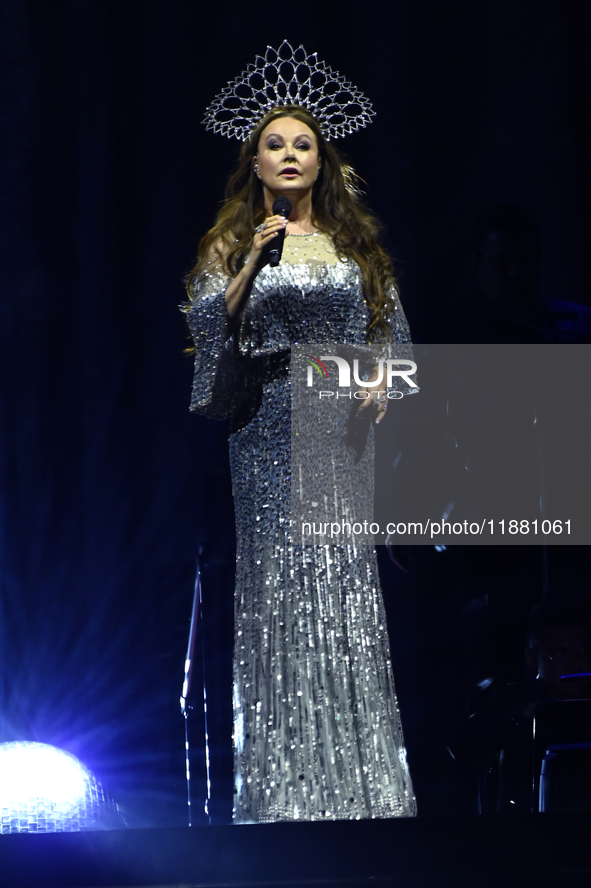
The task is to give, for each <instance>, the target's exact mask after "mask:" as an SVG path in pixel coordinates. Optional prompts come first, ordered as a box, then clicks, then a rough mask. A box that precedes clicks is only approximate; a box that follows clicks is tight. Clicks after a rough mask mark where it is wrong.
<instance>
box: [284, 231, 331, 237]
mask: <svg viewBox="0 0 591 888" xmlns="http://www.w3.org/2000/svg"><path fill="white" fill-rule="evenodd" d="M319 234H324V232H323V231H304V232H303V233H302V234H296V233H295V232H293V231H286V232H285V236H286V237H318V235H319Z"/></svg>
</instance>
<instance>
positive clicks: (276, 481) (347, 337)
mask: <svg viewBox="0 0 591 888" xmlns="http://www.w3.org/2000/svg"><path fill="white" fill-rule="evenodd" d="M227 285H228V278H227V277H225V276H224V275H223V274H221V273H219V272H218V271H216V269H212V270H211V273H209V274H207V275H205V277H204V279H203V280H201V282H200V283H199V284H197V285H195V287H194V291H193V292H192V293H191V294H190V295H191V299H192V302H191V304H190V306H189V307H188V310H187V319H188V322H189V326H190V328H191V332H192V334H193V338H194V341H195V347H196V358H195V378H194V385H193V394H192V402H191V409H192V410H195V411H196V412H199V413H205V414H206V415H209V416H212V417H214V418H222V417H227V416H231V417H232V433H231V435H230V460H231V470H232V482H233V493H234V503H235V512H236V535H237V565H236V590H235V627H234V638H235V643H234V750H235V805H234V817H235V821H236V822H265V821H266V822H269V821H281V820H321V819H333V820H334V819H359V818H368V817H398V816H413V815H414V814H415V813H416V804H415V800H414V796H413V790H412V784H411V780H410V775H409V771H408V766H407V761H406V751H405V747H404V740H403V736H402V728H401V724H400V716H399V712H398V705H397V700H396V694H395V690H394V681H393V676H392V668H391V664H390V653H389V646H388V635H387V630H386V617H385V612H384V605H383V601H382V594H381V590H380V585H379V579H378V571H377V562H376V557H375V552H374V550H373V549H371V548H368V547H363V546H361V547H356V546H354V545H340V546H336V545H307V546H292V545H291V544H290V534H289V523H290V490H291V488H290V468H291V466H290V374H289V366H290V353H289V349H290V346H291V344H292V343H295V342H302V343H323V342H335V341H337V342H344V343H364V342H365V337H366V330H367V323H368V311H367V308H366V305H365V301H364V298H363V294H362V288H361V275H360V271H359V269H358V267H357V265H356V264H355V263H353V262H351V261H349V260H342V259H339V258H338V257H337V256H336V255H335V252H334V248H333V246H332V242H331V241H330V240H329V239H328V238H327V237H326V236H324V235H321V234H316V235H310V236H305V235H301V236H298V235H288V236H287V237H286V240H285V247H284V252H283V258H282V262H281V264H280V265H279V266H278V267H277V268H270V267H268V266H267V267H266V268H265V269H263V271H262V272H261V273H260V274H259V275H258V276H257V278H256V279H255V283H254V287H253V290H252V294H251V297H250V299H249V302H248V305H247V308H246V311H245V314H244V319H243V323H242V327H241V330H240V335H239V337H238V343H237V342H236V337H233V338H232V339H230V340H227V315H226V309H225V301H224V291H225V288H226V287H227ZM395 304H396V308H395V311H394V312H393V317H392V333H393V340H394V341H396V342H399V343H405V342H409V331H408V326H407V323H406V319H405V317H404V314H403V312H402V308H401V307H400V304H399V302H398V299H397V297H396V300H395ZM371 443H372V446H373V442H371ZM339 458H340V459H342V460H343V461H344V460H346V459H348V458H349V456H348V455H347V454H346V453H342V454H340V455H339ZM371 493H372V489H371V488H370V489H369V490H368V494H369V495H371Z"/></svg>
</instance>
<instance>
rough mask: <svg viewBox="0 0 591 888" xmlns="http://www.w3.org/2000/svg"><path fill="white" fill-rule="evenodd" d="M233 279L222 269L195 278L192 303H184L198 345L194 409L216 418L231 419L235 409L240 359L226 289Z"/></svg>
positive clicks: (190, 296) (192, 402) (189, 324)
mask: <svg viewBox="0 0 591 888" xmlns="http://www.w3.org/2000/svg"><path fill="white" fill-rule="evenodd" d="M229 283H230V278H229V277H228V276H227V275H225V274H223V273H222V272H220V271H213V272H205V273H204V274H203V275H201V277H199V278H196V279H194V281H193V282H192V283H191V285H190V289H189V302H187V303H185V304H184V305H182V306H181V310H182V311H184V312H185V314H186V317H187V324H188V326H189V330H190V331H191V336H192V337H193V342H194V344H195V367H194V373H193V389H192V393H191V405H190V409H191V410H192V411H193V412H195V413H202V414H204V415H205V416H209V417H211V418H212V419H227V418H228V417H230V416H231V415H232V412H233V409H234V395H235V392H236V381H237V378H238V375H239V367H238V362H237V361H236V358H235V356H234V354H233V348H232V342H231V340H228V320H229V319H228V312H227V310H226V300H225V292H226V288H227V287H228V284H229Z"/></svg>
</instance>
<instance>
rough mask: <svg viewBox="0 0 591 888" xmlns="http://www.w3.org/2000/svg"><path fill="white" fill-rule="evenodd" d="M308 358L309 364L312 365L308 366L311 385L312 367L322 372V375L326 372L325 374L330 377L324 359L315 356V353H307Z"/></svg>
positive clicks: (310, 383) (309, 383)
mask: <svg viewBox="0 0 591 888" xmlns="http://www.w3.org/2000/svg"><path fill="white" fill-rule="evenodd" d="M306 360H307V362H308V364H309V365H310V366H309V367H308V385H309V386H311V385H312V368H314V369H315V370H317V371H318V373H320V376H321V377H322V376H323V374H324V376H325V377H326V378H327V379H328V373H327V371H326V367H325V366H324V364H323V363H322V361H319V360H318V358H315V357H314V356H313V355H306Z"/></svg>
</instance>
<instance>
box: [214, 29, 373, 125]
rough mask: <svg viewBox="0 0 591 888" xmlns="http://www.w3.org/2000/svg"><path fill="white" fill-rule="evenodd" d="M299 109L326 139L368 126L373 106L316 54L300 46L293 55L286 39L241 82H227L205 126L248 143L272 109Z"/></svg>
mask: <svg viewBox="0 0 591 888" xmlns="http://www.w3.org/2000/svg"><path fill="white" fill-rule="evenodd" d="M280 105H300V106H301V107H303V108H306V109H307V110H308V111H309V112H310V114H312V116H313V117H314V118H315V120H316V121H317V123H318V125H319V126H320V129H321V130H322V132H323V134H324V136H325V137H326V138H327V139H338V138H340V137H341V136H346V135H347V134H348V133H352V132H354V131H355V130H358V129H363V127H365V126H367V125H368V124H370V123H371V119H372V117H373V116H374V115H375V111H374V110H373V109H372V106H371V102H370V101H369V99H368V98H367V96H365V95H364V94H363V93H362V92H360V90H358V89H357V88H356V87H355V86H353V84H352V83H349V82H348V81H346V80H345V78H344V77H343V76H342V75H341V74H339V73H338V72H337V71H333V70H332V68H330V67H329V66H328V65H327V64H326V63H325V62H322V61H319V59H318V53H315V52H313V53H312V54H310V55H308V53H307V52H306V50H305V49H304V47H303V46H301V45H300V46H298V47H297V49H296V50H295V51H294V50H293V49H292V47H291V45H290V44H289V43H288V42H287V40H284V41H283V43H282V44H281V46H280V47H279V49H273V48H272V47H271V46H268V47H267V51H266V53H265V55H264V56H261V55H257V57H256V58H255V61H254V63H252V64H250V65H248V67H247V68H246V70H244V71H242V73H241V74H240V76H239V77H237V78H236V79H235V80H232V81H230V82H229V83H228V85H227V86H226V87H224V89H223V90H222V91H221V93H219V95H217V96H216V97H215V99H214V100H213V102H212V103H211V104H210V105H209V107H208V108H207V111H206V114H205V117H204V119H203V123H204V124H205V126H206V129H208V130H213V132H214V133H220V134H221V135H222V136H228V138H233V137H234V138H236V139H240V140H242V141H243V142H244V141H246V139H248V137H249V136H250V134H251V132H252V131H253V129H254V128H255V127H256V125H257V124H258V123H259V121H261V120H262V119H263V117H264V116H265V115H266V114H268V113H269V111H271V110H272V109H273V108H276V107H278V106H280Z"/></svg>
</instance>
